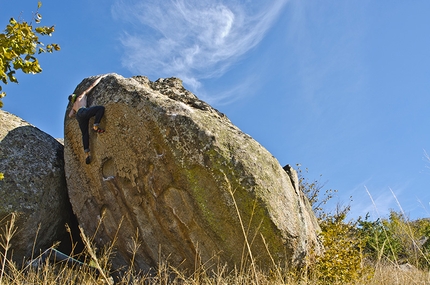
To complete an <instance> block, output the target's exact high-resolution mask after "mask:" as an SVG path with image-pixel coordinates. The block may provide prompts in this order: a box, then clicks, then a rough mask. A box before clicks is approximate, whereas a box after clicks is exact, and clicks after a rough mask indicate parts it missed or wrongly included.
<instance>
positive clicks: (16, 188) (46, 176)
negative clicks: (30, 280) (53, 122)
mask: <svg viewBox="0 0 430 285" xmlns="http://www.w3.org/2000/svg"><path fill="white" fill-rule="evenodd" d="M63 149H64V148H63V145H61V144H60V143H59V142H58V141H57V140H55V139H54V138H53V137H51V136H50V135H48V134H46V133H44V132H42V131H41V130H39V129H37V128H36V127H34V126H32V125H30V124H29V123H27V122H25V121H24V120H22V119H20V118H18V117H17V116H15V115H12V114H10V113H8V112H5V111H2V110H0V172H3V173H4V179H3V180H2V181H0V197H1V199H0V227H1V230H2V231H1V232H0V234H3V230H4V228H5V225H6V223H8V222H9V221H10V214H11V213H12V212H14V213H16V214H17V220H16V223H15V226H16V227H17V232H16V233H15V235H14V236H13V239H12V241H11V242H12V248H11V250H12V251H13V259H14V260H16V261H18V262H21V261H23V258H24V257H25V258H30V257H31V254H32V250H33V245H34V246H35V247H34V249H35V252H34V254H35V255H37V254H39V252H40V250H45V249H46V248H48V247H50V246H52V245H53V244H54V242H56V241H61V240H62V239H63V238H65V236H66V237H67V232H66V228H65V224H66V223H69V222H70V217H71V213H72V210H71V205H70V202H69V198H68V196H67V188H66V179H65V175H64V158H63ZM3 237H4V236H3ZM69 241H70V239H69ZM9 252H10V251H9Z"/></svg>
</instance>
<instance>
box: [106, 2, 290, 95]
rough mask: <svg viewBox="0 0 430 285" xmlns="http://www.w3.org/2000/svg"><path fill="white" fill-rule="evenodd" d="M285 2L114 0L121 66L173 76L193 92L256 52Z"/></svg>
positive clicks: (141, 71)
mask: <svg viewBox="0 0 430 285" xmlns="http://www.w3.org/2000/svg"><path fill="white" fill-rule="evenodd" d="M286 2H287V0H274V1H271V2H268V3H266V2H265V3H260V2H259V3H257V4H254V3H253V2H251V1H240V0H236V1H204V0H170V1H136V0H117V1H116V2H115V4H114V5H113V6H112V14H113V16H114V18H115V19H116V20H118V21H119V22H120V23H121V24H126V28H124V33H123V34H122V36H121V38H120V41H121V43H122V45H123V48H124V54H123V59H122V63H123V65H124V66H125V67H126V68H127V69H129V70H130V71H132V72H136V73H139V74H144V75H148V76H156V77H164V76H165V77H170V76H177V77H179V78H181V79H182V80H183V81H184V83H185V84H187V85H188V86H190V87H191V89H192V90H193V91H195V90H196V89H198V88H199V87H201V80H202V79H205V78H214V77H217V76H220V75H222V74H224V73H225V72H226V71H227V70H228V68H229V67H230V66H231V64H233V63H234V62H235V61H237V60H238V58H240V57H241V56H242V55H243V54H245V53H246V52H247V51H249V50H250V49H252V48H253V47H255V46H256V45H257V44H258V43H259V42H260V41H261V40H262V39H263V37H264V35H265V33H266V31H267V30H268V29H269V28H270V27H271V25H272V23H273V21H274V20H275V19H276V17H277V16H278V14H279V12H280V11H281V9H282V7H283V6H284V4H285V3H286Z"/></svg>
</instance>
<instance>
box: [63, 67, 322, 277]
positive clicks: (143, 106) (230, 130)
mask: <svg viewBox="0 0 430 285" xmlns="http://www.w3.org/2000/svg"><path fill="white" fill-rule="evenodd" d="M94 80H95V78H87V79H84V80H83V81H82V82H81V83H80V84H79V85H78V86H77V88H76V90H75V93H77V94H79V93H80V92H82V91H83V90H85V89H86V88H87V87H88V86H89V85H90V84H91V83H92V82H93V81H94ZM88 100H89V105H103V106H105V108H106V111H105V116H104V118H103V119H102V122H101V127H103V128H105V129H106V132H105V133H103V134H96V133H91V134H90V148H91V153H92V158H93V159H92V162H91V164H89V165H86V164H85V161H84V159H85V158H84V153H83V147H82V141H81V133H80V130H79V127H78V123H77V121H76V120H75V119H70V118H67V116H66V117H65V169H66V180H67V185H68V190H69V196H70V200H71V203H72V206H73V210H74V212H75V214H76V215H77V218H78V221H79V224H80V226H81V227H82V228H83V229H84V231H85V233H86V234H87V235H89V236H92V235H94V234H95V237H96V238H95V241H96V242H98V243H100V244H104V243H107V242H109V241H112V240H113V239H114V237H115V236H116V237H117V241H116V247H117V252H116V256H115V259H114V262H113V264H114V266H121V265H129V262H130V260H131V258H132V255H131V253H130V252H131V250H130V249H131V247H133V244H135V242H136V241H137V242H138V243H139V245H140V246H139V248H138V250H137V252H136V256H135V257H134V265H136V266H137V267H139V268H140V269H143V270H147V269H150V268H151V267H156V266H157V265H158V264H159V261H167V262H169V263H170V264H171V265H173V266H175V267H179V268H187V269H190V270H194V269H195V268H196V266H198V265H199V264H203V263H205V266H209V265H210V264H214V263H220V264H225V263H227V264H228V265H230V266H233V265H240V264H241V262H242V261H243V260H245V259H246V258H248V260H249V257H250V255H252V258H253V260H254V261H255V262H256V263H258V264H260V265H262V266H265V265H270V264H272V263H273V262H275V263H278V262H279V263H283V264H284V262H287V264H291V265H298V264H300V263H302V262H303V260H304V257H305V256H306V254H308V253H309V249H310V248H311V247H313V246H316V249H317V250H318V248H319V246H318V244H319V243H318V241H317V234H316V232H317V230H318V225H317V222H316V219H315V216H314V215H313V213H312V210H311V209H310V206H309V203H308V201H307V200H306V199H305V198H304V196H303V194H301V193H299V191H297V190H295V189H294V187H293V185H292V183H291V180H290V176H289V175H288V174H287V173H286V172H285V171H284V170H283V168H282V167H281V166H280V165H279V163H278V161H277V160H276V159H275V158H274V157H273V156H272V155H271V154H270V153H269V152H268V151H267V150H266V149H264V148H263V147H262V146H261V145H260V144H258V143H257V142H256V141H255V140H253V139H252V138H251V137H250V136H248V135H246V134H244V133H243V132H241V131H240V130H239V129H238V128H237V127H236V126H234V125H233V124H232V123H231V122H230V121H229V120H228V119H227V117H225V116H224V115H223V114H222V113H220V112H218V111H217V110H215V109H214V108H212V107H211V106H209V105H208V104H206V103H205V102H203V101H201V100H199V99H198V98H197V97H196V96H195V95H193V94H192V93H191V92H189V91H187V90H185V89H184V88H183V86H182V82H181V80H179V79H177V78H169V79H159V80H157V81H155V82H151V81H149V80H148V79H147V78H146V77H143V76H136V77H132V78H123V77H122V76H119V75H117V74H110V75H108V76H107V77H105V78H103V79H102V80H101V82H100V83H99V84H98V85H97V86H96V87H95V88H94V89H93V91H92V92H91V93H90V94H89V98H88ZM70 107H71V106H70V105H69V106H68V108H67V111H66V115H67V113H68V111H69V110H70ZM91 123H92V122H91V121H90V124H91ZM99 222H100V226H98V224H99ZM120 224H121V225H120ZM96 229H97V232H96ZM247 243H248V244H249V248H250V250H248V249H247V246H246V244H247ZM269 252H270V254H269ZM244 257H245V259H244ZM272 258H273V260H272ZM160 259H161V260H160ZM196 262H197V263H198V264H196Z"/></svg>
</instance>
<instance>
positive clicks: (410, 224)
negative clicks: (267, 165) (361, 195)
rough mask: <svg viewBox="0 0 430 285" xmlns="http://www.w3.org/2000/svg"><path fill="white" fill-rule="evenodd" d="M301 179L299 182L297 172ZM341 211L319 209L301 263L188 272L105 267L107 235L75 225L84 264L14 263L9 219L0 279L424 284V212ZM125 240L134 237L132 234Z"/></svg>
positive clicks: (2, 237) (2, 235) (165, 264)
mask: <svg viewBox="0 0 430 285" xmlns="http://www.w3.org/2000/svg"><path fill="white" fill-rule="evenodd" d="M301 181H304V180H303V177H302V180H301ZM303 185H306V184H305V183H304V184H302V186H303ZM317 188H318V187H317ZM317 188H314V190H315V189H317ZM318 189H319V190H317V193H316V194H317V197H319V195H320V194H321V197H320V198H316V199H314V200H313V201H314V203H318V201H320V200H321V199H325V198H326V196H325V194H326V193H333V191H325V192H324V193H321V191H320V190H321V189H322V188H321V187H319V188H318ZM305 193H306V191H305ZM308 193H309V192H308ZM314 194H315V193H314ZM322 211H323V212H324V210H323V209H322ZM348 212H349V206H344V207H337V208H336V210H334V211H333V212H324V214H323V215H321V216H320V217H321V218H320V220H319V222H320V226H321V234H320V235H321V239H322V242H323V243H324V246H325V252H324V254H323V255H320V256H317V257H315V258H313V259H311V260H309V263H308V266H307V267H305V268H301V269H296V270H290V269H287V267H286V266H285V265H276V264H273V265H272V267H271V269H270V270H262V269H261V268H259V267H258V266H256V265H255V264H253V263H252V262H250V261H245V262H244V266H241V267H240V268H234V269H227V267H226V266H225V265H223V264H218V265H217V266H214V267H211V268H206V267H205V265H204V264H197V265H196V268H195V270H194V271H193V272H189V271H187V272H184V271H181V270H178V269H177V268H174V267H172V266H170V264H169V260H160V262H159V264H158V266H157V268H155V269H154V271H153V272H147V273H142V272H139V270H138V269H137V268H134V264H133V258H131V259H130V265H129V266H128V267H127V268H123V269H122V271H121V272H118V271H112V268H111V264H110V259H111V258H112V256H113V255H115V239H114V241H112V243H109V244H107V245H106V246H105V247H103V248H97V247H96V246H95V243H94V237H92V238H89V237H87V236H86V235H84V233H83V232H81V236H82V238H83V240H84V244H85V249H84V251H83V252H82V253H81V254H80V255H78V256H75V257H76V258H78V259H80V260H82V261H84V262H85V263H86V264H88V265H89V266H88V267H80V268H78V267H70V266H67V265H64V264H52V263H49V262H46V263H43V264H40V266H39V267H38V268H35V267H31V266H28V265H27V266H23V267H22V268H18V267H17V266H16V265H15V264H14V263H13V262H12V261H11V256H10V254H11V252H12V250H13V248H12V247H10V239H11V236H12V235H13V233H14V230H15V228H14V226H13V224H14V222H13V218H12V219H11V220H10V221H9V222H8V223H6V226H4V228H2V229H0V268H1V275H0V283H1V284H5V285H9V284H28V283H30V284H48V285H50V284H113V283H112V282H113V280H115V282H116V284H193V285H200V284H244V285H245V284H259V285H265V284H275V285H277V284H291V285H296V284H390V285H391V284H427V283H428V281H429V280H430V272H429V270H428V269H429V268H430V263H429V262H428V260H429V242H428V241H429V233H430V221H429V220H428V219H419V220H415V221H411V220H410V219H408V218H407V217H406V216H405V215H404V214H402V213H399V212H395V211H392V212H391V213H390V215H389V216H388V217H386V218H380V219H377V220H376V221H371V220H370V217H369V216H367V217H365V218H364V219H362V218H358V219H355V220H354V219H348ZM133 240H135V241H137V240H139V239H138V237H136V238H135V239H133ZM139 247H140V244H139V243H137V242H136V244H134V245H130V249H131V251H137V250H138V248H139ZM132 248H134V250H133V249H132ZM246 258H247V259H248V258H249V256H248V257H246ZM196 260H198V257H196Z"/></svg>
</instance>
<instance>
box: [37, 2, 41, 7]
mask: <svg viewBox="0 0 430 285" xmlns="http://www.w3.org/2000/svg"><path fill="white" fill-rule="evenodd" d="M40 7H42V2H40V1H38V2H37V9H40Z"/></svg>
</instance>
